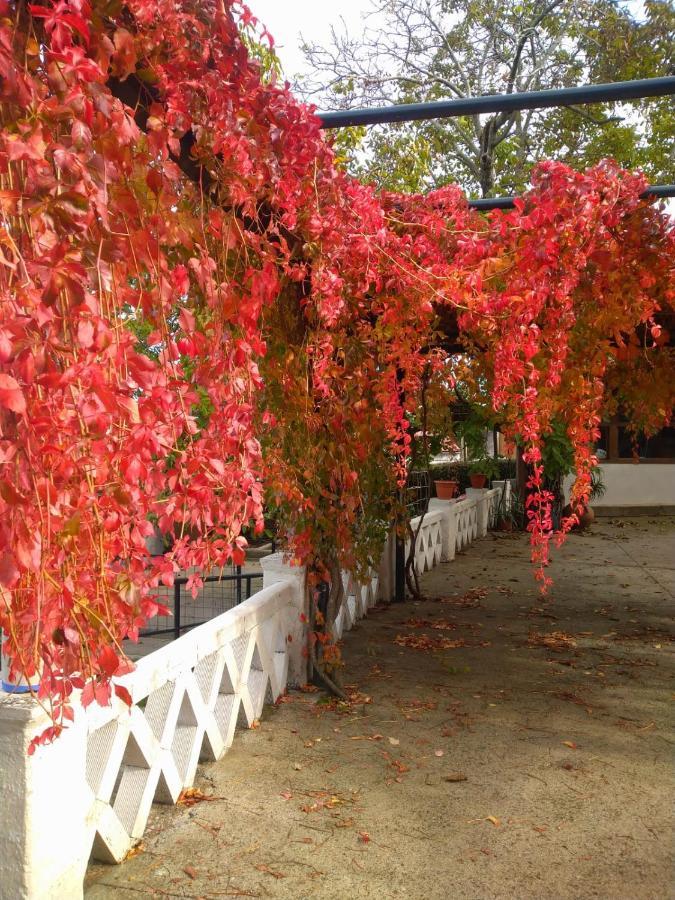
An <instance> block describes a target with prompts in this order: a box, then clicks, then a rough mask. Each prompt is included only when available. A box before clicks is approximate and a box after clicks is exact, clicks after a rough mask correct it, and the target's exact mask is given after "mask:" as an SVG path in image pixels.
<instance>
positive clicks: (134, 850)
mask: <svg viewBox="0 0 675 900" xmlns="http://www.w3.org/2000/svg"><path fill="white" fill-rule="evenodd" d="M144 850H145V844H144V843H143V841H139V842H138V843H137V844H134V846H133V847H132V848H131V850H129V852H128V853H127V855H126V856H125V857H124V860H125V862H126V860H128V859H133V858H134V856H138V854H139V853H143V851H144Z"/></svg>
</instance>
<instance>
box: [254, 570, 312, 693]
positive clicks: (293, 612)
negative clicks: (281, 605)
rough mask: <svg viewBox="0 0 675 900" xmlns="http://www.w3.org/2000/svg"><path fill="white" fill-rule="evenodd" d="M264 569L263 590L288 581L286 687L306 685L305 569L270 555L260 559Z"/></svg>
mask: <svg viewBox="0 0 675 900" xmlns="http://www.w3.org/2000/svg"><path fill="white" fill-rule="evenodd" d="M260 565H261V567H262V570H263V588H266V587H270V586H271V585H273V584H279V582H281V581H284V582H290V584H291V587H292V590H293V605H292V607H291V608H290V610H289V614H288V616H287V619H286V628H287V634H288V636H289V637H290V641H289V643H288V645H287V651H288V685H289V686H293V687H297V686H299V685H302V684H307V629H308V622H309V593H308V590H307V578H306V570H305V567H304V566H292V565H290V564H289V563H287V562H284V555H283V553H271V554H270V555H269V556H263V557H262V558H261V560H260Z"/></svg>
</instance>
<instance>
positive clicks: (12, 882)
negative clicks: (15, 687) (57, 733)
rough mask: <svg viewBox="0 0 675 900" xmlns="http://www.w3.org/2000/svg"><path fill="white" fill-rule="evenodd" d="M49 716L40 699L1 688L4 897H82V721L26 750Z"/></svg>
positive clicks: (0, 887)
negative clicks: (31, 750)
mask: <svg viewBox="0 0 675 900" xmlns="http://www.w3.org/2000/svg"><path fill="white" fill-rule="evenodd" d="M49 724H50V719H49V717H48V716H47V715H46V713H45V712H44V711H43V710H42V709H41V708H40V707H39V706H38V704H37V703H36V702H35V701H34V700H33V699H32V698H31V697H28V696H26V695H24V696H23V697H21V696H17V695H10V694H6V693H2V692H0V900H57V898H58V900H81V897H82V884H83V880H84V874H85V870H86V867H87V862H88V857H89V847H90V844H91V840H88V833H87V812H88V808H89V805H90V803H91V792H90V791H89V789H88V786H87V783H86V780H85V771H86V761H87V736H86V729H85V727H84V722H83V721H80V722H78V723H76V724H70V725H69V726H68V728H67V729H65V730H64V732H63V734H62V735H61V737H60V738H58V739H57V740H56V741H55V742H54V743H53V744H49V745H47V746H45V747H38V748H37V750H36V751H35V753H34V755H33V756H28V752H27V751H28V745H29V744H30V742H31V740H32V739H33V738H34V737H35V736H36V735H39V734H40V733H41V732H42V731H44V729H45V728H47V727H48V726H49Z"/></svg>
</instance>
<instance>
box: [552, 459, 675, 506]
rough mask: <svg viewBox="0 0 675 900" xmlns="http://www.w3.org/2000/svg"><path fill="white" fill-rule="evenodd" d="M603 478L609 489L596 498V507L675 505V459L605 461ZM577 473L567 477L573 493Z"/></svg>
mask: <svg viewBox="0 0 675 900" xmlns="http://www.w3.org/2000/svg"><path fill="white" fill-rule="evenodd" d="M600 469H601V470H602V480H603V481H604V482H605V486H606V488H607V490H606V491H605V495H604V496H603V497H599V498H598V499H597V500H594V501H593V504H592V505H593V509H595V510H598V511H601V510H602V509H603V508H604V507H612V508H614V507H664V506H675V463H630V462H628V463H611V462H607V463H602V465H601V466H600ZM573 481H574V478H573V476H571V475H570V476H568V477H567V478H566V479H565V484H564V490H565V496H566V497H569V493H570V488H571V486H572V482H573Z"/></svg>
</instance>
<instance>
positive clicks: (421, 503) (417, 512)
mask: <svg viewBox="0 0 675 900" xmlns="http://www.w3.org/2000/svg"><path fill="white" fill-rule="evenodd" d="M405 491H406V494H405V503H406V507H407V509H408V513H409V515H410V518H411V519H414V518H415V516H421V515H423V514H424V513H425V512H426V511H427V507H428V506H429V497H430V496H431V481H430V478H429V473H428V472H426V471H419V472H416V471H413V472H410V473H409V475H408V481H407V483H406V488H405Z"/></svg>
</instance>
